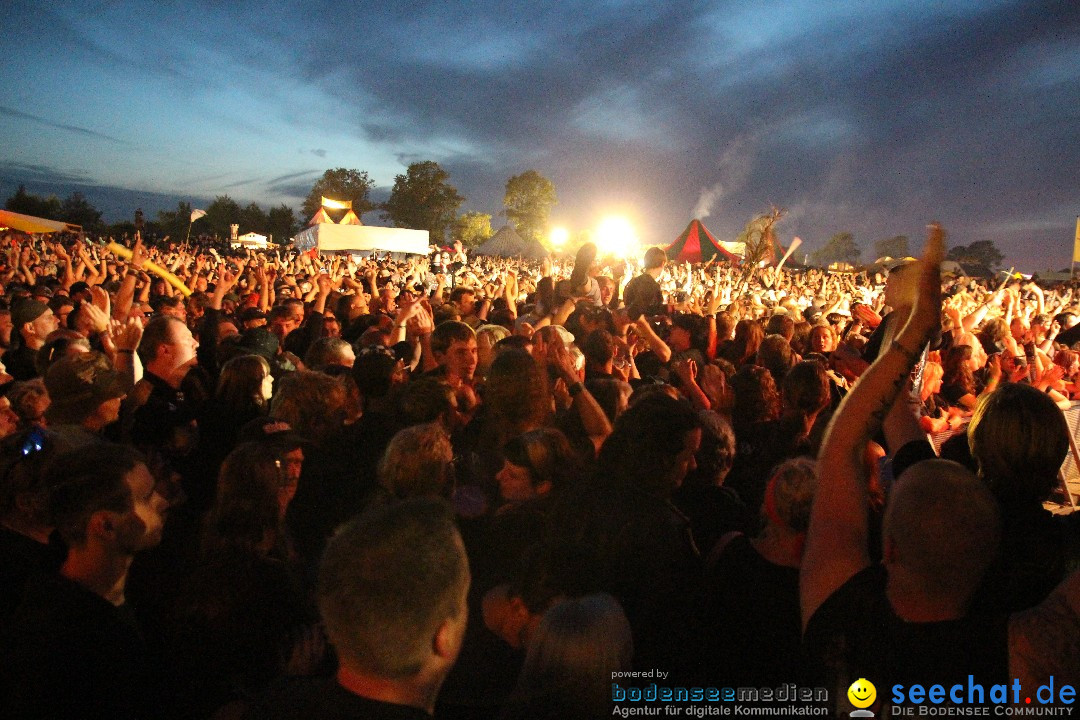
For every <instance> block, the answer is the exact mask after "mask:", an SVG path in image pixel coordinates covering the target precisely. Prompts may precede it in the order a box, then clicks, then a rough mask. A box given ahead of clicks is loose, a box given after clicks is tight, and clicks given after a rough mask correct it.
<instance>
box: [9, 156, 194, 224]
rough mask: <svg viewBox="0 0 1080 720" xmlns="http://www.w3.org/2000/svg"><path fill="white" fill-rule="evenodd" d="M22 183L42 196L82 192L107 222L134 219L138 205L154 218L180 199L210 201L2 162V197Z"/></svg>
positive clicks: (183, 200) (63, 195)
mask: <svg viewBox="0 0 1080 720" xmlns="http://www.w3.org/2000/svg"><path fill="white" fill-rule="evenodd" d="M19 185H23V186H25V187H26V190H27V192H30V193H33V194H36V195H42V196H48V195H56V196H58V197H66V196H68V195H70V194H71V193H75V192H78V193H82V194H83V195H84V196H85V197H86V200H87V202H89V203H90V204H91V205H93V206H94V207H96V208H97V209H98V210H101V211H102V215H103V217H104V219H105V221H106V222H116V221H118V220H121V219H130V218H133V217H134V212H135V209H136V208H142V209H143V212H144V213H146V215H147V217H151V218H152V217H155V216H156V215H157V213H158V211H160V210H175V209H176V205H177V203H179V202H188V203H191V204H192V205H193V206H195V207H199V206H202V207H206V205H207V204H208V203H209V202H210V198H206V197H192V196H191V195H181V194H172V193H156V192H147V191H143V190H132V189H130V188H123V187H116V186H112V185H101V184H96V183H93V182H91V181H89V180H88V178H86V177H85V176H81V175H73V174H71V173H67V172H64V171H57V170H53V169H52V168H48V167H44V166H28V165H19V164H14V163H3V162H0V197H3V198H8V197H11V196H12V195H13V194H14V193H15V191H16V190H17V189H18V187H19Z"/></svg>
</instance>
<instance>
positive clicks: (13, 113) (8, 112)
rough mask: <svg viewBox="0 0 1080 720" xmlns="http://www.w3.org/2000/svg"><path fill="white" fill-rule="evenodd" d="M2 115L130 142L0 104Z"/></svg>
mask: <svg viewBox="0 0 1080 720" xmlns="http://www.w3.org/2000/svg"><path fill="white" fill-rule="evenodd" d="M0 115H5V116H7V117H12V118H17V119H19V120H29V121H30V122H34V123H37V124H39V125H44V126H45V127H51V128H56V129H58V130H67V131H68V132H72V133H75V134H76V135H83V136H85V137H92V138H97V139H99V140H108V141H109V142H112V143H116V144H118V145H128V144H130V143H128V142H127V141H126V140H121V139H120V138H115V137H113V136H112V135H106V134H104V133H99V132H97V131H96V130H90V129H89V128H84V127H78V126H77V125H65V124H63V123H57V122H53V121H51V120H46V119H45V118H42V117H38V116H37V115H31V114H30V113H24V112H22V111H20V110H14V109H12V108H9V107H4V106H2V105H0Z"/></svg>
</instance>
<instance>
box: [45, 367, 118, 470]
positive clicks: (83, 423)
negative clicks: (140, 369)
mask: <svg viewBox="0 0 1080 720" xmlns="http://www.w3.org/2000/svg"><path fill="white" fill-rule="evenodd" d="M45 389H46V390H48V391H49V398H50V399H51V400H52V402H51V403H50V404H49V407H48V409H47V410H46V411H45V419H46V420H48V422H49V430H50V431H51V432H53V433H54V434H55V435H56V437H57V443H58V445H59V446H60V447H61V448H62V449H63V450H77V449H80V448H83V447H86V446H87V445H92V444H95V443H99V442H102V441H103V440H104V437H103V435H102V433H103V432H104V430H105V428H106V426H108V425H110V424H112V423H114V422H116V421H117V420H118V419H119V417H120V405H121V403H122V402H123V400H124V398H126V397H127V388H125V387H124V382H123V379H122V377H121V375H120V373H119V372H117V371H116V370H115V369H114V368H113V366H112V365H111V364H110V363H109V359H108V358H107V357H105V355H103V354H101V353H99V352H87V353H81V354H79V355H73V356H70V357H65V358H63V359H61V360H58V361H57V362H55V363H53V364H52V366H50V367H49V369H48V371H47V372H46V373H45Z"/></svg>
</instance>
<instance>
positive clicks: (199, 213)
mask: <svg viewBox="0 0 1080 720" xmlns="http://www.w3.org/2000/svg"><path fill="white" fill-rule="evenodd" d="M204 215H206V211H205V210H192V211H191V222H195V221H196V220H198V219H199V218H201V217H202V216H204Z"/></svg>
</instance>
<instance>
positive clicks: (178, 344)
mask: <svg viewBox="0 0 1080 720" xmlns="http://www.w3.org/2000/svg"><path fill="white" fill-rule="evenodd" d="M169 327H170V328H171V331H170V332H169V337H170V340H169V348H170V350H171V351H172V353H173V355H172V362H173V367H176V368H185V367H186V368H190V367H192V366H194V365H195V363H196V362H197V359H196V357H195V350H196V349H197V348H198V347H199V341H198V340H196V339H195V337H194V336H193V335H192V334H191V330H189V329H188V326H187V325H182V324H180V323H169Z"/></svg>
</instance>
